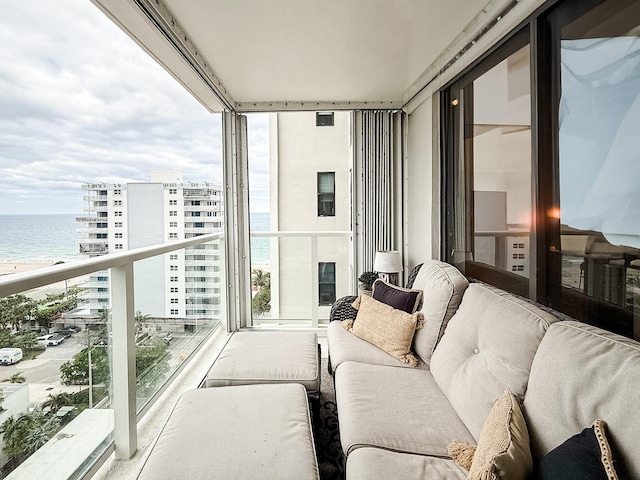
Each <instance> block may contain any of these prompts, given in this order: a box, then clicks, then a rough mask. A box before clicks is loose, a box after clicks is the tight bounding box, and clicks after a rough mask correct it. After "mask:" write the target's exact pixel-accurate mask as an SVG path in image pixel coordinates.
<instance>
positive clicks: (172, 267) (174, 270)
mask: <svg viewBox="0 0 640 480" xmlns="http://www.w3.org/2000/svg"><path fill="white" fill-rule="evenodd" d="M169 270H171V271H172V272H177V271H178V266H177V265H170V266H169Z"/></svg>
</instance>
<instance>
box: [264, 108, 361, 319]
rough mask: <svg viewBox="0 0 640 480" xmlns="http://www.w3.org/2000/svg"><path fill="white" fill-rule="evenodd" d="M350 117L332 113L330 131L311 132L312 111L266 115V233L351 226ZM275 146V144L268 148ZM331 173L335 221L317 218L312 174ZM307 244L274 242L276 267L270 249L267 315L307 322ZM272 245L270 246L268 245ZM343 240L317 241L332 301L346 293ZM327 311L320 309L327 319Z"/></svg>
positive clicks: (301, 240)
mask: <svg viewBox="0 0 640 480" xmlns="http://www.w3.org/2000/svg"><path fill="white" fill-rule="evenodd" d="M350 119H351V114H350V113H349V112H335V113H334V126H332V127H330V126H327V127H317V126H316V118H315V112H288V113H279V114H276V115H272V116H271V119H270V129H271V136H270V139H271V148H270V151H271V154H272V157H271V159H270V170H271V172H275V171H277V175H274V174H272V176H271V192H272V193H271V195H272V196H271V229H272V230H276V229H277V230H281V231H347V230H349V229H350V223H351V220H350V219H351V187H350V182H351V165H352V152H351V135H350V132H351V126H350V125H351V124H350ZM274 142H277V144H274ZM318 172H335V216H331V217H320V216H318V210H317V202H318V194H317V174H318ZM310 244H311V242H310V239H309V237H305V238H286V239H280V240H279V245H278V252H277V258H278V260H279V262H278V263H276V262H275V261H274V260H275V257H274V256H273V249H272V269H274V270H275V269H277V272H274V271H272V277H271V283H272V287H271V296H272V301H271V305H272V312H271V313H272V316H275V315H278V316H279V318H283V319H305V318H306V319H308V318H309V316H310V312H311V310H310V302H311V299H312V288H315V287H314V283H313V282H312V280H313V279H312V274H311V265H310V262H309V259H310ZM272 245H273V243H272ZM350 259H351V246H350V241H349V239H348V238H320V239H318V262H335V263H336V298H340V297H341V296H343V295H348V294H352V293H353V292H351V291H350V288H349V287H350V276H351V266H350ZM329 310H330V306H323V307H320V311H319V318H320V319H323V318H328V316H329Z"/></svg>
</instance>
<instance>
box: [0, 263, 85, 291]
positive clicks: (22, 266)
mask: <svg viewBox="0 0 640 480" xmlns="http://www.w3.org/2000/svg"><path fill="white" fill-rule="evenodd" d="M54 263H55V262H3V261H0V276H2V275H11V274H12V273H21V272H28V271H30V270H36V269H38V268H44V267H50V266H52V265H53V264H54ZM88 278H89V277H88V275H87V276H82V277H76V278H71V279H69V280H68V281H67V282H66V283H65V282H58V283H52V284H51V285H46V286H44V287H40V288H37V289H35V290H30V291H29V292H28V293H27V292H25V293H26V294H27V295H28V296H29V297H31V298H34V299H36V300H39V299H41V298H44V297H45V296H46V295H47V294H50V293H60V292H64V291H65V289H66V288H68V287H70V286H72V285H80V284H82V283H84V282H86V281H87V279H88Z"/></svg>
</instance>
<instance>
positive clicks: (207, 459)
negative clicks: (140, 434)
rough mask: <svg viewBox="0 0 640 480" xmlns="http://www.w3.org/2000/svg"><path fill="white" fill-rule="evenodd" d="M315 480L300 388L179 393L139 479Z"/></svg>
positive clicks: (313, 455)
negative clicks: (258, 479) (255, 479)
mask: <svg viewBox="0 0 640 480" xmlns="http://www.w3.org/2000/svg"><path fill="white" fill-rule="evenodd" d="M205 478H224V479H226V480H235V479H238V480H240V479H242V480H245V479H248V478H260V479H264V480H280V479H282V480H285V479H286V480H292V479H305V480H306V479H311V480H313V479H319V478H320V476H319V473H318V462H317V459H316V453H315V446H314V442H313V432H312V430H311V423H310V418H309V402H308V401H307V395H306V391H305V389H304V388H303V387H302V385H294V384H289V385H287V384H280V385H264V384H263V385H243V386H235V387H220V388H200V389H197V390H190V391H188V392H185V393H184V394H183V395H182V396H181V397H180V399H179V400H178V403H177V404H176V406H175V408H174V410H173V412H172V413H171V416H170V417H169V420H168V421H167V424H166V425H165V426H164V428H163V429H162V432H161V433H160V435H159V437H158V439H157V440H156V443H155V445H154V446H153V448H152V450H151V454H150V455H149V457H148V458H147V460H146V462H145V464H144V466H143V468H142V471H141V472H140V474H139V475H138V479H139V480H174V479H175V480H182V479H205Z"/></svg>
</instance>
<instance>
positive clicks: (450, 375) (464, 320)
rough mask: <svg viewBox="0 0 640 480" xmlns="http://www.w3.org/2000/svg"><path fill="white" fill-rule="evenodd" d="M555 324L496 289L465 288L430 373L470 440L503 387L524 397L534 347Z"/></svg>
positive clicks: (472, 286)
mask: <svg viewBox="0 0 640 480" xmlns="http://www.w3.org/2000/svg"><path fill="white" fill-rule="evenodd" d="M556 321H557V318H556V317H554V316H553V315H551V314H550V313H547V312H545V311H543V310H541V309H539V308H538V307H536V306H535V305H534V304H533V303H531V302H528V301H526V300H524V299H521V298H518V297H515V296H514V295H511V294H509V293H507V292H504V291H502V290H499V289H497V288H494V287H490V286H487V285H482V284H478V283H474V284H471V285H470V286H469V288H467V291H466V292H465V294H464V297H463V298H462V303H461V304H460V308H459V309H458V311H457V312H456V314H455V315H454V316H453V317H452V318H451V321H450V322H449V326H448V327H447V330H446V331H445V334H444V336H443V337H442V340H440V343H439V344H438V347H437V348H436V350H435V352H434V354H433V357H432V358H431V373H432V374H433V377H434V378H435V380H436V382H437V383H438V385H439V387H440V388H441V389H442V391H443V392H444V394H445V395H446V396H447V398H448V399H449V401H450V402H451V404H452V405H453V408H455V409H456V412H457V413H458V415H459V416H460V418H461V419H462V421H463V422H464V424H465V425H466V426H467V428H468V429H469V431H470V432H471V433H472V435H473V436H474V437H475V438H476V439H478V438H479V435H480V430H481V429H482V425H483V424H484V421H485V419H486V418H487V415H488V414H489V411H490V410H491V407H492V405H493V403H494V402H495V400H496V399H497V398H498V397H499V396H500V395H501V394H502V392H503V391H504V389H505V388H508V389H509V390H511V392H513V394H514V395H515V396H516V397H517V398H520V399H522V398H523V397H524V393H525V390H526V387H527V382H528V380H529V371H530V369H531V363H532V362H533V357H534V355H535V354H536V350H537V349H538V345H539V344H540V341H541V340H542V337H543V336H544V334H545V332H546V330H547V328H549V325H550V324H552V323H554V322H556ZM452 440H453V439H452Z"/></svg>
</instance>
